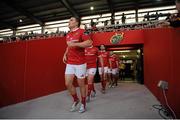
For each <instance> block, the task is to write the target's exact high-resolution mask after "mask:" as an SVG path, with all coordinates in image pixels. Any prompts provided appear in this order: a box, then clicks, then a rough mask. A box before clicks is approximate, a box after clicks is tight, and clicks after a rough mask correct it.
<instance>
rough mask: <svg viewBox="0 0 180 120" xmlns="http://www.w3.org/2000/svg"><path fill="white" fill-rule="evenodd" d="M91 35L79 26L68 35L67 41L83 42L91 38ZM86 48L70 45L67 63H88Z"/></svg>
mask: <svg viewBox="0 0 180 120" xmlns="http://www.w3.org/2000/svg"><path fill="white" fill-rule="evenodd" d="M89 39H90V36H89V35H88V34H87V33H86V32H85V30H84V29H80V28H77V29H75V30H73V31H71V32H69V33H68V34H67V35H66V42H83V41H86V40H89ZM84 49H85V48H81V47H68V52H67V64H73V65H80V64H84V63H86V61H85V52H84Z"/></svg>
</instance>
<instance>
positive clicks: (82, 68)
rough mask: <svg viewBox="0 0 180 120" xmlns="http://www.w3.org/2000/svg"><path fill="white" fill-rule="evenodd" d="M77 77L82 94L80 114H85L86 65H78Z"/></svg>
mask: <svg viewBox="0 0 180 120" xmlns="http://www.w3.org/2000/svg"><path fill="white" fill-rule="evenodd" d="M75 75H76V76H77V81H78V85H79V88H80V93H81V106H80V109H79V112H80V113H83V112H85V111H86V85H85V75H86V64H82V65H77V67H76V73H75Z"/></svg>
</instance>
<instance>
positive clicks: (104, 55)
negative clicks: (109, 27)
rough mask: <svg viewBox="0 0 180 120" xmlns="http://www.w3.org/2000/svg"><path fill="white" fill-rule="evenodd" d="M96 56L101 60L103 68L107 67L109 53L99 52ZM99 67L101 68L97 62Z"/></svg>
mask: <svg viewBox="0 0 180 120" xmlns="http://www.w3.org/2000/svg"><path fill="white" fill-rule="evenodd" d="M98 56H99V57H102V58H103V61H104V67H108V66H109V52H107V51H99V52H98ZM99 67H102V66H101V63H100V62H99Z"/></svg>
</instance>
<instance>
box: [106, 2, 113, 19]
mask: <svg viewBox="0 0 180 120" xmlns="http://www.w3.org/2000/svg"><path fill="white" fill-rule="evenodd" d="M107 3H108V5H109V9H110V12H111V14H112V16H114V9H113V4H112V1H111V0H107Z"/></svg>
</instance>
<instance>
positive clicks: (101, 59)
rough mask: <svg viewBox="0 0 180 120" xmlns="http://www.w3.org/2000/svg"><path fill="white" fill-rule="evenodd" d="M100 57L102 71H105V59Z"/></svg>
mask: <svg viewBox="0 0 180 120" xmlns="http://www.w3.org/2000/svg"><path fill="white" fill-rule="evenodd" d="M98 58H99V62H100V65H101V68H102V73H104V60H103V57H102V56H98Z"/></svg>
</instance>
